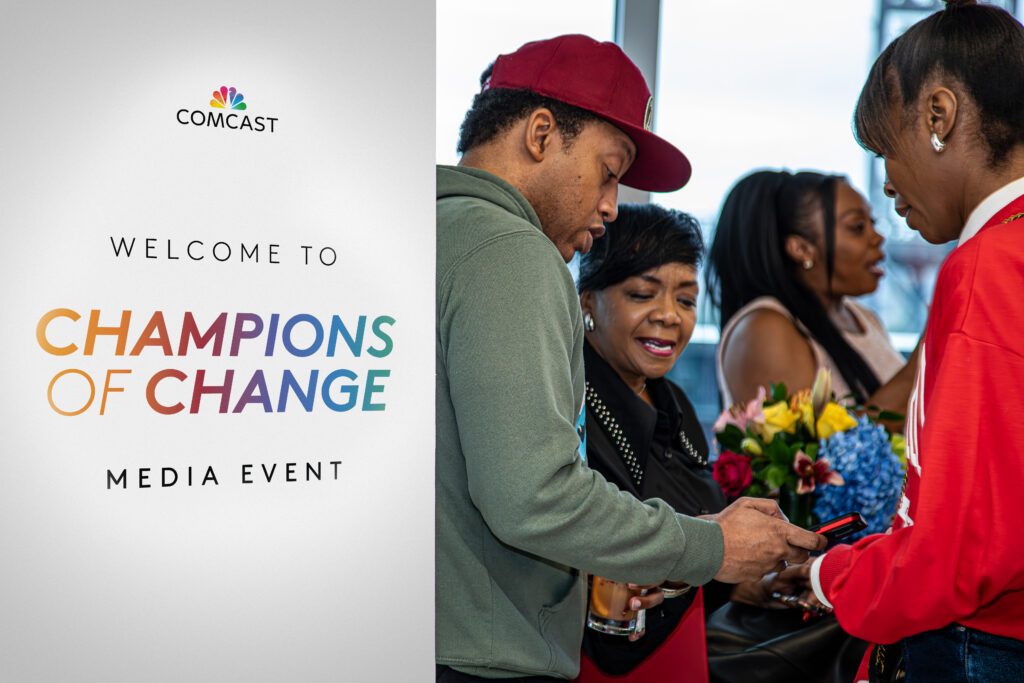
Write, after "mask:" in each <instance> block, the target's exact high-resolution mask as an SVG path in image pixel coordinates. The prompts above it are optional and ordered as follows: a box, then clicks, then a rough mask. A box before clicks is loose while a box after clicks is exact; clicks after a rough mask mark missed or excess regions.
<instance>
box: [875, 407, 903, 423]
mask: <svg viewBox="0 0 1024 683" xmlns="http://www.w3.org/2000/svg"><path fill="white" fill-rule="evenodd" d="M906 417H907V416H906V415H904V414H903V413H897V412H894V411H892V410H883V411H882V412H880V413H878V419H879V420H881V421H883V422H901V421H903V420H904V419H906Z"/></svg>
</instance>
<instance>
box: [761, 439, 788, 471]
mask: <svg viewBox="0 0 1024 683" xmlns="http://www.w3.org/2000/svg"><path fill="white" fill-rule="evenodd" d="M764 454H765V456H767V458H768V459H769V460H771V461H772V463H774V464H776V465H785V464H787V463H791V462H793V458H791V457H790V455H789V447H788V446H786V444H785V443H783V441H782V439H779V438H775V439H773V440H772V442H771V443H770V444H768V445H767V446H766V447H765V452H764Z"/></svg>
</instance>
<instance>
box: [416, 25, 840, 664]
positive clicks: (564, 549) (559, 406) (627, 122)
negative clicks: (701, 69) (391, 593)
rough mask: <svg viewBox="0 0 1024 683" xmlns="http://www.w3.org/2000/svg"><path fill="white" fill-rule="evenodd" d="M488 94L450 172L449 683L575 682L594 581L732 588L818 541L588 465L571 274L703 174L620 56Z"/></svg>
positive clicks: (443, 209) (535, 46)
mask: <svg viewBox="0 0 1024 683" xmlns="http://www.w3.org/2000/svg"><path fill="white" fill-rule="evenodd" d="M481 81H482V82H481V85H482V88H481V92H480V93H479V94H478V95H477V96H476V97H475V99H474V101H473V106H472V108H471V109H470V111H469V112H468V113H467V114H466V118H465V121H464V123H463V125H462V132H461V138H460V141H459V151H460V152H462V154H463V157H462V161H461V163H460V164H459V166H457V167H444V166H442V167H439V168H438V171H437V337H436V340H437V342H436V365H437V393H436V401H435V403H436V411H437V413H436V421H437V431H436V458H437V466H436V475H435V492H436V515H437V517H436V535H437V538H436V543H437V554H436V588H437V590H436V601H437V615H436V628H437V644H436V657H437V664H438V666H437V679H438V681H446V682H453V681H476V680H481V679H491V678H501V679H506V680H517V681H534V680H538V681H539V680H549V679H552V678H555V679H565V678H573V677H574V676H575V675H576V673H577V671H578V669H579V651H580V643H581V638H582V629H583V620H584V612H585V606H586V576H585V574H586V573H594V574H598V575H601V576H604V577H608V578H610V579H614V580H617V581H623V582H635V583H641V584H661V583H663V582H664V581H666V580H668V581H677V582H686V583H690V584H693V585H698V584H703V583H706V582H707V581H709V580H710V579H712V578H717V579H719V580H721V581H727V582H736V581H741V580H746V579H754V578H760V577H761V576H762V575H763V574H764V573H766V572H768V571H770V570H772V569H774V568H776V567H777V566H778V565H779V564H780V563H781V562H782V561H784V560H790V561H802V560H803V559H805V558H806V556H807V550H812V549H816V548H818V547H819V546H820V545H821V540H820V538H819V537H818V536H816V535H815V534H811V533H810V532H806V531H803V530H801V529H798V528H796V527H793V526H790V525H789V524H787V523H785V522H784V521H782V519H779V518H780V517H781V513H779V512H778V508H777V507H776V506H775V504H774V503H772V502H770V501H763V500H762V501H755V500H750V499H746V500H741V501H738V502H737V503H735V504H733V505H732V506H730V507H729V508H727V509H726V510H725V511H723V512H722V513H721V514H719V515H717V516H716V517H715V518H713V519H695V518H691V517H686V516H683V515H677V514H676V513H675V512H673V510H672V509H671V508H670V507H669V506H668V505H666V504H665V503H663V502H662V501H660V500H652V501H647V502H643V501H639V500H637V499H636V498H634V497H633V496H629V495H623V494H622V493H621V492H620V491H619V490H618V489H617V488H616V487H614V486H613V485H611V484H609V483H608V482H606V481H605V480H604V479H603V478H602V477H601V476H600V475H599V474H597V473H595V472H594V471H592V470H590V469H589V468H588V467H587V466H586V464H585V457H586V456H585V454H586V448H585V433H584V429H583V425H584V424H585V422H584V400H583V397H584V373H583V327H582V316H581V312H580V306H579V299H578V297H577V295H576V289H575V285H574V283H573V281H572V277H571V275H570V274H569V270H568V268H566V266H565V262H566V261H569V260H570V259H571V258H572V256H573V253H574V252H576V251H581V252H586V251H587V250H589V249H590V247H591V245H592V243H593V240H594V239H595V238H596V237H599V236H600V235H601V234H602V233H603V232H604V229H605V228H604V223H605V222H606V221H611V220H614V218H615V216H616V213H617V209H616V194H617V190H618V185H619V183H620V182H623V183H627V184H629V185H631V186H633V187H637V188H640V189H646V190H652V191H669V190H675V189H678V188H679V187H681V186H682V185H683V184H684V183H685V182H686V181H687V180H688V179H689V176H690V166H689V163H688V162H687V160H686V157H685V156H683V154H682V152H680V151H679V150H677V149H676V148H675V147H673V146H672V145H670V144H669V143H667V142H665V141H664V140H662V139H661V138H659V137H657V136H655V135H654V134H653V133H651V132H650V122H651V112H652V104H653V103H652V99H651V94H650V91H649V90H648V88H647V84H646V82H645V81H644V78H643V75H642V74H641V73H640V71H639V69H637V68H636V66H635V65H634V64H633V63H632V62H631V61H630V60H629V59H628V58H627V57H626V55H625V54H624V53H623V52H622V50H621V49H619V47H618V46H616V45H614V44H613V43H599V42H597V41H594V40H592V39H590V38H587V37H585V36H574V35H570V36H561V37H558V38H554V39H551V40H544V41H538V42H534V43H528V44H527V45H524V46H523V47H521V48H520V49H519V50H517V51H516V52H514V53H512V54H509V55H502V56H500V57H498V59H497V60H496V61H495V62H494V64H493V65H492V66H491V68H489V69H488V70H487V71H485V72H484V75H483V77H482V79H481ZM660 600H661V596H660V594H659V593H658V592H654V593H653V595H650V596H648V597H647V598H644V599H643V601H644V602H643V604H644V606H653V604H656V603H657V602H659V601H660Z"/></svg>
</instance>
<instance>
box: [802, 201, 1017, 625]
mask: <svg viewBox="0 0 1024 683" xmlns="http://www.w3.org/2000/svg"><path fill="white" fill-rule="evenodd" d="M1018 214H1020V215H1018ZM1006 221H1008V222H1006ZM907 456H908V475H907V483H906V487H905V491H904V495H903V499H902V500H901V502H900V506H899V510H898V512H897V515H896V520H895V522H894V525H893V528H892V529H891V531H890V532H888V533H886V534H876V535H874V536H869V537H867V538H865V539H862V540H861V541H859V542H857V543H855V544H853V545H848V546H840V547H837V548H835V549H833V550H831V551H829V552H828V553H827V554H826V555H825V556H824V557H823V558H822V559H821V560H820V566H819V567H818V568H817V577H816V581H815V583H816V584H817V586H818V587H820V590H821V592H823V593H824V596H825V597H826V598H827V599H828V601H829V602H831V603H832V605H833V607H834V608H835V615H836V617H837V618H838V620H839V623H840V624H841V625H842V627H843V628H844V629H845V630H846V631H847V632H849V633H850V634H852V635H854V636H857V637H860V638H863V639H865V640H868V641H871V642H876V643H892V642H895V641H897V640H899V639H901V638H904V637H907V636H910V635H913V634H915V633H920V632H923V631H928V630H932V629H937V628H941V627H943V626H946V625H948V624H950V623H953V622H956V623H959V624H962V625H964V626H968V627H971V628H974V629H978V630H980V631H984V632H986V633H991V634H995V635H1000V636H1008V637H1011V638H1017V639H1024V196H1022V197H1018V198H1017V199H1016V200H1014V201H1012V202H1011V203H1010V204H1009V205H1007V206H1005V207H1004V208H1003V209H1001V210H999V211H997V212H996V214H995V215H994V216H993V217H992V218H991V219H990V220H989V221H988V222H987V223H986V224H985V225H984V227H983V228H982V229H981V230H980V231H979V232H977V234H975V235H974V236H972V237H969V238H968V239H967V241H966V242H963V243H962V244H961V245H960V246H958V247H957V248H956V249H955V250H954V251H953V252H952V254H950V256H949V258H948V259H947V260H946V262H945V264H944V265H943V266H942V269H941V271H940V272H939V277H938V281H937V283H936V288H935V297H934V300H933V303H932V309H931V313H930V316H929V320H928V326H927V328H926V330H925V336H924V340H923V344H922V347H921V351H920V355H919V360H918V373H917V380H916V382H915V386H914V390H913V393H912V395H911V399H910V405H909V409H908V414H907Z"/></svg>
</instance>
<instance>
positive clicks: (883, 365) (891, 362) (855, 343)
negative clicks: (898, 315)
mask: <svg viewBox="0 0 1024 683" xmlns="http://www.w3.org/2000/svg"><path fill="white" fill-rule="evenodd" d="M843 305H844V306H846V308H847V309H848V310H849V311H850V313H852V314H853V317H854V318H855V319H856V320H857V323H858V324H859V325H860V328H861V329H862V330H864V331H863V332H846V331H843V332H842V335H843V338H844V339H846V341H847V342H848V343H849V344H850V346H852V347H853V349H854V350H855V351H857V353H859V354H860V355H861V357H862V358H863V359H864V362H866V363H867V364H868V367H870V368H871V369H872V370H873V371H874V373H875V375H876V376H877V377H878V381H879V382H881V383H882V384H885V383H886V382H888V381H889V380H890V379H892V377H893V375H895V374H896V373H897V372H898V371H899V369H900V368H902V367H903V365H904V363H905V362H906V361H905V360H903V356H902V355H900V352H899V351H897V350H896V349H895V348H893V345H892V342H891V341H890V340H889V335H888V333H887V332H886V331H885V328H884V327H883V326H882V323H881V321H880V320H879V319H878V318H876V317H875V315H874V313H872V312H871V311H869V310H868V309H866V308H865V307H863V306H861V305H860V304H858V303H856V302H854V301H850V300H848V299H846V300H844V301H843ZM760 310H771V311H778V312H779V313H781V314H782V315H784V316H786V317H787V318H789V319H790V320H791V321H792V322H793V324H794V325H795V326H796V328H797V329H798V330H800V332H801V334H803V335H804V337H806V338H807V342H808V343H809V344H810V345H811V351H812V352H813V353H814V360H815V363H816V364H817V366H818V369H821V368H828V369H829V370H831V371H832V391H833V392H835V395H836V396H838V397H840V398H842V397H843V396H846V395H848V394H849V393H850V387H849V386H848V385H847V384H846V380H844V379H843V375H842V374H841V373H840V372H839V368H837V367H836V364H835V361H833V360H832V357H831V356H829V355H828V353H827V352H826V351H825V349H824V348H822V346H821V344H819V343H818V342H817V341H816V340H815V339H814V337H812V336H811V335H810V332H809V331H808V330H807V328H806V327H804V326H803V325H802V324H801V323H800V322H799V321H798V320H797V319H796V318H795V317H794V316H793V314H791V313H790V312H789V310H788V309H787V308H786V307H785V306H783V305H782V303H781V302H780V301H779V300H778V299H776V298H775V297H771V296H762V297H760V298H757V299H754V300H753V301H751V302H750V303H749V304H747V305H746V306H744V307H743V308H741V309H740V310H738V311H736V315H734V316H733V317H732V318H731V319H730V320H729V322H728V323H727V324H726V326H725V329H723V330H722V337H721V339H719V342H718V350H717V352H716V360H717V363H716V364H717V366H718V389H719V391H721V394H722V404H723V405H724V406H731V405H733V403H734V401H733V398H732V393H731V392H730V391H729V387H728V386H726V383H725V373H724V371H723V370H722V359H723V358H724V357H725V347H726V345H727V344H728V343H729V337H730V336H731V335H732V331H733V329H735V327H736V325H737V324H738V323H739V321H740V320H741V319H742V318H743V317H744V316H745V315H747V314H748V313H751V312H752V311H760ZM791 388H792V387H791Z"/></svg>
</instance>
